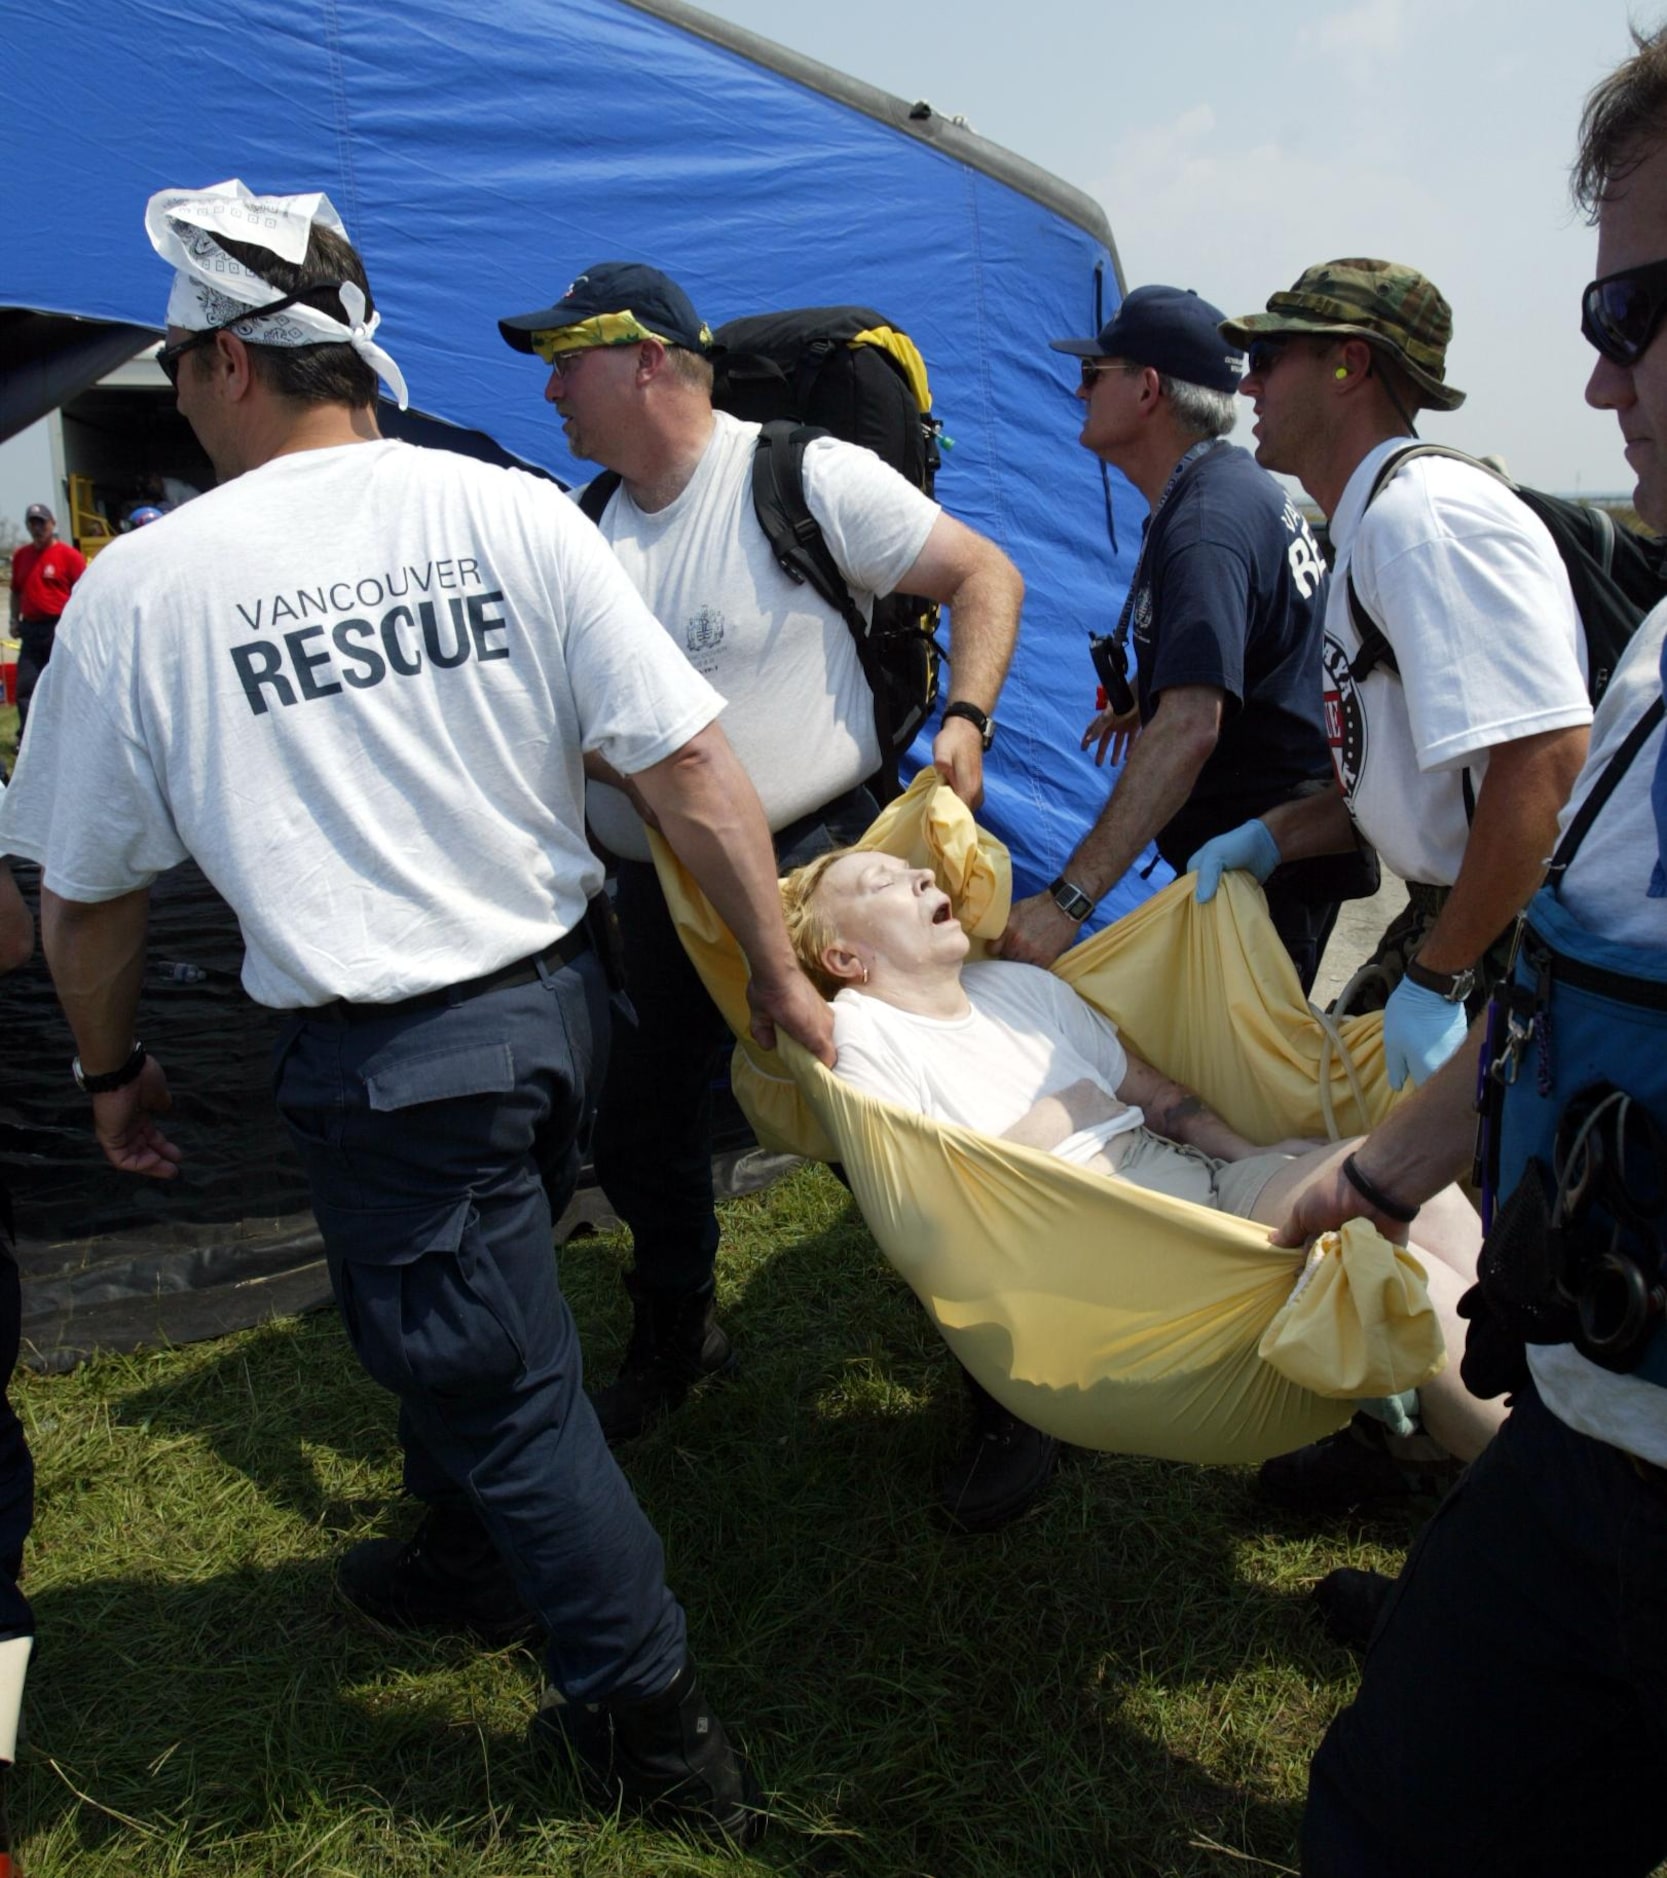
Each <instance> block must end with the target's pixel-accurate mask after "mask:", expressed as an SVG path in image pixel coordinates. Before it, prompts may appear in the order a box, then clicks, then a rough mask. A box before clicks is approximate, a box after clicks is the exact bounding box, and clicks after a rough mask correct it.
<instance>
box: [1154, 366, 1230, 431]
mask: <svg viewBox="0 0 1667 1878" xmlns="http://www.w3.org/2000/svg"><path fill="white" fill-rule="evenodd" d="M1158 389H1159V390H1160V391H1161V392H1162V393H1163V395H1164V396H1165V397H1166V398H1167V399H1168V400H1169V408H1170V409H1171V410H1172V411H1173V412H1174V413H1175V421H1176V423H1178V424H1179V425H1180V426H1181V428H1182V429H1183V430H1186V431H1190V432H1191V433H1192V434H1193V435H1194V436H1195V437H1201V438H1202V437H1227V436H1230V435H1231V434H1232V430H1233V426H1234V425H1235V424H1236V423H1237V422H1238V421H1239V400H1238V394H1237V393H1236V392H1232V391H1212V390H1211V389H1210V388H1209V386H1208V385H1189V384H1187V383H1186V381H1185V380H1184V379H1180V378H1171V377H1170V376H1169V374H1168V373H1167V372H1159V373H1158Z"/></svg>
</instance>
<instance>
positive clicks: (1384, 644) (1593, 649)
mask: <svg viewBox="0 0 1667 1878" xmlns="http://www.w3.org/2000/svg"><path fill="white" fill-rule="evenodd" d="M1418 456H1446V457H1452V458H1453V459H1454V460H1455V461H1456V462H1459V463H1468V464H1470V466H1471V467H1472V468H1473V469H1478V470H1480V471H1481V472H1482V474H1483V475H1484V476H1491V477H1492V478H1493V479H1494V481H1495V482H1500V483H1503V484H1504V485H1505V487H1506V488H1507V489H1509V490H1510V492H1511V493H1512V495H1514V496H1515V497H1516V498H1517V499H1518V501H1520V502H1521V503H1522V504H1523V505H1524V506H1525V507H1526V508H1528V509H1529V510H1531V511H1532V512H1533V513H1534V514H1535V515H1537V516H1538V517H1539V518H1540V520H1541V521H1542V522H1544V524H1545V526H1546V528H1547V530H1548V531H1549V532H1550V535H1551V539H1552V540H1553V541H1554V542H1556V544H1557V552H1558V553H1559V554H1560V555H1561V556H1562V557H1563V565H1564V567H1565V568H1567V569H1568V575H1569V586H1570V587H1571V589H1572V590H1573V592H1574V604H1575V607H1576V609H1577V610H1578V612H1579V614H1580V623H1581V626H1582V627H1583V628H1584V630H1585V634H1586V689H1587V693H1588V694H1589V696H1590V697H1591V700H1592V703H1593V704H1596V703H1597V701H1598V699H1599V698H1601V697H1602V696H1603V692H1604V687H1605V686H1606V685H1607V684H1608V683H1609V678H1610V674H1611V673H1612V672H1613V671H1614V669H1615V667H1616V665H1617V664H1618V663H1619V661H1620V657H1621V654H1622V653H1623V652H1625V650H1626V648H1627V642H1628V641H1629V640H1630V639H1631V638H1632V635H1633V634H1634V633H1635V632H1636V631H1637V630H1638V626H1639V622H1640V621H1641V620H1642V619H1643V617H1644V615H1645V614H1646V613H1648V612H1649V610H1650V609H1651V607H1653V606H1654V605H1655V604H1656V603H1657V601H1659V600H1661V599H1662V598H1663V597H1667V561H1664V556H1667V543H1663V542H1658V541H1648V540H1645V539H1644V537H1643V536H1641V535H1635V534H1634V533H1633V532H1632V530H1631V529H1629V528H1617V527H1616V526H1615V523H1614V521H1613V520H1612V519H1611V518H1610V517H1609V516H1608V515H1607V514H1605V513H1604V511H1603V510H1602V509H1594V508H1588V507H1587V506H1586V504H1585V503H1583V502H1570V501H1567V500H1566V499H1565V498H1564V497H1562V496H1548V495H1546V494H1544V493H1543V492H1542V491H1540V490H1538V489H1525V488H1523V486H1522V485H1521V484H1520V483H1515V482H1512V481H1511V479H1510V477H1508V476H1505V475H1502V474H1501V473H1500V472H1499V471H1498V470H1496V469H1494V468H1493V467H1492V465H1491V464H1487V463H1481V462H1478V461H1477V459H1476V458H1475V457H1473V456H1467V455H1466V454H1465V452H1464V451H1462V450H1450V449H1448V448H1447V446H1446V445H1445V444H1439V443H1413V444H1408V446H1407V447H1406V449H1404V450H1397V451H1396V452H1395V453H1394V454H1393V455H1392V456H1390V457H1387V458H1386V459H1385V460H1384V462H1383V465H1382V467H1381V468H1380V469H1379V470H1378V473H1377V476H1376V477H1375V478H1374V480H1373V483H1372V487H1371V490H1370V491H1369V492H1368V494H1367V497H1366V508H1370V507H1371V506H1372V503H1373V501H1374V500H1375V498H1376V497H1377V494H1378V492H1379V490H1381V489H1382V488H1383V487H1384V485H1385V484H1386V483H1387V482H1388V481H1389V479H1390V478H1391V477H1392V476H1393V475H1394V474H1395V472H1396V471H1397V470H1398V469H1400V467H1401V465H1402V464H1403V463H1410V462H1411V461H1412V459H1413V458H1414V457H1418ZM1361 513H1362V514H1363V515H1364V513H1365V510H1364V509H1363V510H1362V511H1361ZM1348 593H1349V617H1350V618H1351V619H1352V620H1353V621H1354V629H1355V631H1356V632H1357V633H1358V634H1359V635H1360V650H1359V651H1358V652H1357V653H1356V654H1355V656H1354V658H1353V660H1352V661H1351V663H1350V665H1349V675H1350V677H1352V678H1353V679H1354V681H1355V683H1356V684H1357V685H1358V684H1360V683H1361V682H1362V681H1363V680H1364V679H1365V677H1366V675H1367V674H1368V673H1369V672H1372V671H1375V670H1376V669H1377V667H1378V666H1380V665H1382V666H1385V667H1386V668H1387V669H1388V670H1390V671H1392V672H1393V673H1394V674H1395V675H1396V677H1397V678H1398V677H1399V676H1400V669H1401V668H1400V667H1399V665H1397V664H1396V662H1395V649H1394V647H1393V646H1391V645H1390V643H1389V641H1388V640H1387V639H1386V638H1385V637H1384V633H1383V628H1382V627H1381V626H1379V625H1378V623H1377V621H1376V620H1374V619H1373V618H1372V616H1371V614H1370V613H1368V612H1367V610H1366V607H1365V604H1364V603H1363V602H1362V600H1361V598H1360V596H1359V594H1358V593H1356V592H1355V585H1354V574H1353V573H1352V571H1351V573H1350V574H1349V576H1348ZM1469 781H1470V773H1469V771H1468V770H1467V771H1466V772H1465V784H1466V791H1467V794H1466V807H1467V808H1468V807H1469V806H1470V798H1469V794H1468V789H1469Z"/></svg>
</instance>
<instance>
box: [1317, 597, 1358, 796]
mask: <svg viewBox="0 0 1667 1878" xmlns="http://www.w3.org/2000/svg"><path fill="white" fill-rule="evenodd" d="M1321 659H1322V662H1323V664H1324V666H1325V734H1326V741H1327V742H1328V743H1329V744H1330V745H1331V761H1332V764H1333V767H1334V768H1335V769H1336V771H1337V781H1338V783H1339V784H1340V785H1341V787H1342V790H1343V793H1344V795H1346V796H1349V797H1351V798H1352V797H1353V795H1354V792H1355V789H1356V787H1357V786H1358V785H1359V782H1360V772H1361V771H1362V770H1363V769H1364V768H1365V767H1366V714H1365V712H1364V711H1362V710H1361V708H1360V687H1359V686H1358V685H1357V684H1356V683H1355V681H1354V675H1353V673H1352V672H1350V670H1349V655H1348V653H1346V652H1345V651H1344V650H1343V648H1342V647H1341V646H1340V645H1339V644H1338V643H1337V641H1336V640H1335V639H1333V638H1332V636H1331V635H1330V633H1327V634H1326V636H1325V640H1324V650H1323V652H1322V654H1321Z"/></svg>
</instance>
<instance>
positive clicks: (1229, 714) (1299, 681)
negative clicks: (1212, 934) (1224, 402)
mask: <svg viewBox="0 0 1667 1878" xmlns="http://www.w3.org/2000/svg"><path fill="white" fill-rule="evenodd" d="M1150 527H1151V539H1150V540H1149V542H1148V543H1147V547H1146V556H1145V561H1144V563H1143V565H1142V568H1141V573H1140V584H1139V586H1138V587H1137V588H1136V591H1135V598H1134V617H1133V626H1132V637H1133V641H1134V647H1135V658H1136V662H1137V672H1136V690H1137V696H1138V698H1139V700H1140V717H1141V722H1142V723H1150V722H1151V720H1152V716H1153V713H1154V712H1155V710H1156V709H1157V705H1158V701H1159V699H1160V698H1161V697H1162V694H1163V693H1164V692H1165V691H1166V690H1168V689H1169V688H1170V687H1171V686H1175V685H1215V686H1218V687H1219V688H1220V689H1221V690H1222V691H1224V692H1225V693H1226V694H1227V698H1226V705H1225V709H1224V712H1223V717H1222V726H1221V736H1220V739H1219V740H1218V742H1217V744H1216V747H1215V749H1214V750H1213V751H1212V752H1211V754H1210V757H1209V760H1208V761H1207V762H1206V763H1205V765H1204V767H1203V769H1202V770H1201V771H1200V772H1199V776H1198V781H1197V783H1196V784H1195V785H1194V788H1193V792H1192V795H1191V798H1190V799H1189V800H1188V802H1187V804H1186V806H1185V807H1184V808H1183V809H1181V811H1180V812H1179V814H1177V815H1176V816H1175V817H1174V818H1173V820H1171V821H1170V822H1169V823H1168V824H1167V825H1166V826H1165V827H1164V828H1163V829H1162V831H1161V832H1160V833H1159V835H1158V847H1159V849H1160V851H1161V852H1162V854H1163V857H1164V859H1165V860H1166V861H1168V862H1169V863H1170V865H1171V866H1173V867H1177V868H1179V867H1183V866H1185V864H1186V860H1187V857H1188V856H1189V855H1190V854H1191V853H1192V851H1193V850H1194V849H1195V848H1196V847H1197V846H1198V845H1199V844H1200V843H1201V842H1204V841H1208V840H1209V839H1210V837H1211V836H1212V835H1219V834H1221V833H1223V832H1224V831H1225V830H1227V829H1229V828H1236V827H1238V825H1239V824H1240V822H1243V821H1247V820H1248V819H1249V818H1250V817H1251V816H1253V815H1260V814H1261V813H1262V811H1263V810H1264V809H1270V808H1272V807H1273V806H1274V805H1275V804H1276V803H1279V802H1287V801H1289V800H1290V798H1291V797H1292V796H1293V795H1295V794H1297V793H1298V791H1299V790H1300V789H1301V788H1302V787H1303V785H1304V784H1307V783H1312V782H1314V781H1316V780H1324V779H1325V778H1327V777H1329V776H1330V775H1331V774H1332V765H1331V752H1330V748H1329V746H1328V744H1327V742H1326V735H1325V724H1324V720H1323V718H1322V715H1321V710H1322V704H1321V699H1322V694H1323V686H1322V683H1321V666H1320V634H1321V627H1322V625H1323V622H1324V619H1325V590H1326V579H1327V575H1326V567H1325V562H1324V561H1323V560H1322V558H1321V556H1320V551H1319V549H1318V547H1316V545H1315V542H1314V537H1313V536H1312V535H1311V534H1310V533H1309V530H1308V524H1307V523H1306V522H1305V521H1304V520H1303V519H1302V516H1301V514H1300V512H1299V511H1298V509H1297V507H1296V505H1295V504H1294V503H1293V502H1291V501H1290V500H1289V498H1288V497H1287V496H1286V495H1285V492H1284V491H1283V490H1282V489H1281V488H1280V486H1279V485H1278V484H1277V483H1276V482H1275V481H1274V480H1273V478H1272V477H1271V476H1270V475H1268V473H1267V472H1266V471H1265V470H1263V469H1260V468H1259V467H1258V466H1257V464H1256V462H1255V460H1254V459H1253V458H1252V457H1251V456H1250V455H1249V453H1248V452H1246V451H1244V450H1241V449H1239V448H1237V447H1236V446H1235V445H1232V444H1219V445H1217V447H1216V448H1215V449H1213V450H1210V451H1208V452H1206V454H1205V455H1203V456H1201V457H1199V458H1198V459H1197V460H1196V461H1195V462H1194V463H1193V464H1192V465H1191V467H1190V468H1189V469H1188V470H1187V472H1186V474H1185V475H1184V476H1183V477H1182V478H1181V481H1180V482H1179V483H1178V484H1177V485H1176V487H1175V488H1174V489H1173V490H1172V491H1171V493H1170V497H1169V500H1168V501H1167V502H1166V503H1164V504H1163V506H1162V507H1161V508H1160V509H1159V511H1158V514H1157V518H1156V520H1155V521H1154V522H1152V523H1151V524H1150Z"/></svg>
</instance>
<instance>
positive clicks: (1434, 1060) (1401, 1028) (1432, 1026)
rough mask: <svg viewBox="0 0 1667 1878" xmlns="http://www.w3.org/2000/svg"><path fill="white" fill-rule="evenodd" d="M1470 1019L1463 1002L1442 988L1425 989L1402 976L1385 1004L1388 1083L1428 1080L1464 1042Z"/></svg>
mask: <svg viewBox="0 0 1667 1878" xmlns="http://www.w3.org/2000/svg"><path fill="white" fill-rule="evenodd" d="M1469 1028H1470V1019H1469V1018H1468V1017H1466V1016H1465V1013H1464V1006H1463V1005H1462V1004H1450V1003H1449V1002H1448V1001H1447V999H1446V998H1444V997H1442V996H1441V994H1440V993H1439V992H1436V991H1426V990H1425V989H1424V987H1423V986H1422V985H1415V984H1414V983H1413V982H1412V980H1411V979H1410V978H1403V979H1402V980H1401V982H1400V983H1399V984H1398V985H1397V986H1396V987H1395V989H1394V990H1393V991H1392V992H1391V993H1390V994H1389V1002H1388V1003H1387V1004H1386V1005H1385V1006H1384V1007H1383V1060H1384V1066H1385V1068H1386V1069H1387V1070H1388V1071H1389V1086H1390V1088H1391V1089H1399V1088H1400V1086H1401V1085H1402V1083H1404V1082H1405V1081H1406V1079H1407V1077H1408V1076H1410V1077H1411V1078H1412V1080H1413V1081H1414V1082H1415V1083H1420V1082H1428V1081H1429V1079H1430V1078H1431V1077H1432V1076H1433V1075H1434V1074H1435V1073H1436V1071H1437V1070H1438V1069H1440V1068H1441V1066H1442V1064H1443V1063H1445V1062H1446V1061H1447V1059H1448V1057H1450V1056H1451V1055H1452V1054H1453V1052H1454V1051H1455V1050H1456V1049H1457V1048H1458V1047H1459V1045H1460V1044H1461V1043H1463V1042H1464V1038H1465V1032H1466V1031H1468V1030H1469Z"/></svg>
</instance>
